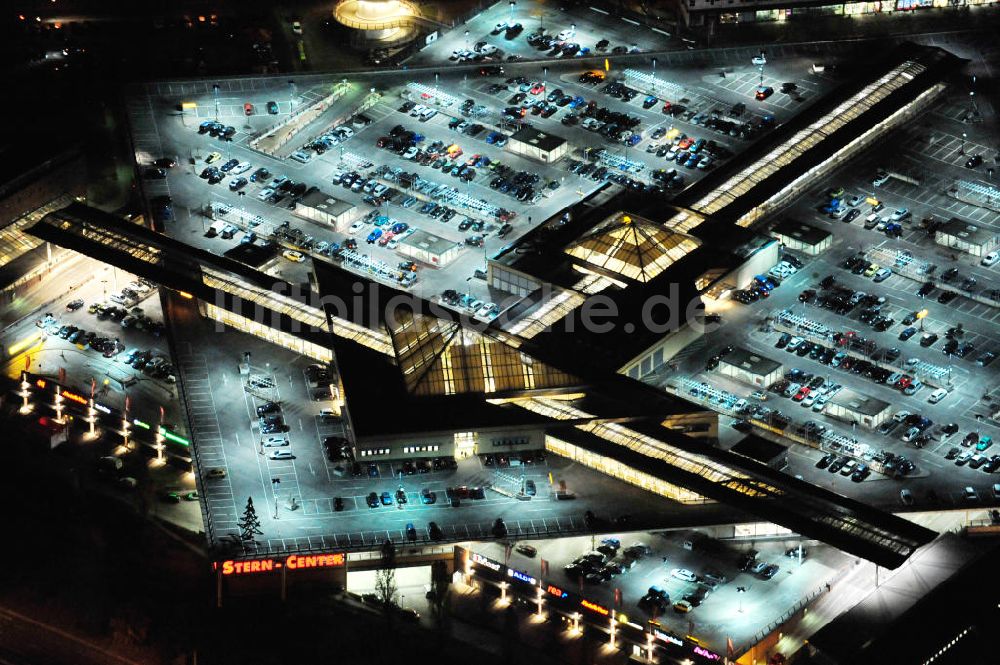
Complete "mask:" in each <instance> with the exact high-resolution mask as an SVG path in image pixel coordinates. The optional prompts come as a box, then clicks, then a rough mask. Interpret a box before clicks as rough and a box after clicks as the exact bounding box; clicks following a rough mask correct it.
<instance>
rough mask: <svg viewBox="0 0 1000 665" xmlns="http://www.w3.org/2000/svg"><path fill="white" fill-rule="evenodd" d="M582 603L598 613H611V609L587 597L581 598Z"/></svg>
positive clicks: (607, 614)
mask: <svg viewBox="0 0 1000 665" xmlns="http://www.w3.org/2000/svg"><path fill="white" fill-rule="evenodd" d="M580 604H581V605H583V606H584V607H586V608H587V609H588V610H590V611H591V612H597V613H598V614H603V615H604V616H609V615H610V614H611V610H609V609H608V608H606V607H604V606H602V605H598V604H597V603H592V602H590V601H589V600H587V599H586V598H584V599H583V600H581V601H580Z"/></svg>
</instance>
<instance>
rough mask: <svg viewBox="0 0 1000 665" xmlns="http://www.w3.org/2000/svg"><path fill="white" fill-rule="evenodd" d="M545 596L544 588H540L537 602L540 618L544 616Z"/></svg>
mask: <svg viewBox="0 0 1000 665" xmlns="http://www.w3.org/2000/svg"><path fill="white" fill-rule="evenodd" d="M543 594H544V592H543V591H542V588H541V587H538V598H536V602H537V603H538V616H539V617H540V616H542V607H543V606H544V605H545V596H544V595H543Z"/></svg>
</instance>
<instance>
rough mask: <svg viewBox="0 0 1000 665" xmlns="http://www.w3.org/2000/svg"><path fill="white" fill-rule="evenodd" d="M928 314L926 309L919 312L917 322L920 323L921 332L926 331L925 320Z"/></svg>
mask: <svg viewBox="0 0 1000 665" xmlns="http://www.w3.org/2000/svg"><path fill="white" fill-rule="evenodd" d="M927 314H928V312H927V310H926V309H922V310H920V311H919V312H917V321H920V332H923V331H924V319H926V318H927Z"/></svg>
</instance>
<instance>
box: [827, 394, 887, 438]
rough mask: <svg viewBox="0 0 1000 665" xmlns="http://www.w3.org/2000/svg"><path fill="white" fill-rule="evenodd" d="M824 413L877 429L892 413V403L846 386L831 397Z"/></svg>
mask: <svg viewBox="0 0 1000 665" xmlns="http://www.w3.org/2000/svg"><path fill="white" fill-rule="evenodd" d="M824 413H825V414H826V415H828V416H830V417H831V418H838V419H840V420H844V421H847V422H849V423H857V424H858V425H861V426H862V427H866V428H868V429H875V428H876V427H878V426H879V425H881V424H882V423H884V422H885V421H886V420H888V419H889V417H890V416H891V415H892V405H891V404H889V403H888V402H883V401H882V400H880V399H876V398H874V397H869V396H868V395H863V394H861V393H859V392H857V391H856V390H850V389H848V388H844V389H843V390H841V391H840V392H838V393H837V394H836V395H834V396H833V397H832V398H831V399H830V401H829V402H828V403H827V405H826V410H825V411H824Z"/></svg>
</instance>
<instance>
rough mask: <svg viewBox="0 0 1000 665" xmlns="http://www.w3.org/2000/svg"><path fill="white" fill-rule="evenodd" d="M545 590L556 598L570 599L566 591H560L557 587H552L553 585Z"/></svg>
mask: <svg viewBox="0 0 1000 665" xmlns="http://www.w3.org/2000/svg"><path fill="white" fill-rule="evenodd" d="M545 590H546V591H548V592H549V593H550V594H552V595H553V596H556V597H557V598H567V597H569V594H568V593H566V592H565V591H563V590H562V589H560V588H559V587H557V586H552V585H551V584H550V585H549V586H548V588H546V589H545Z"/></svg>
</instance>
